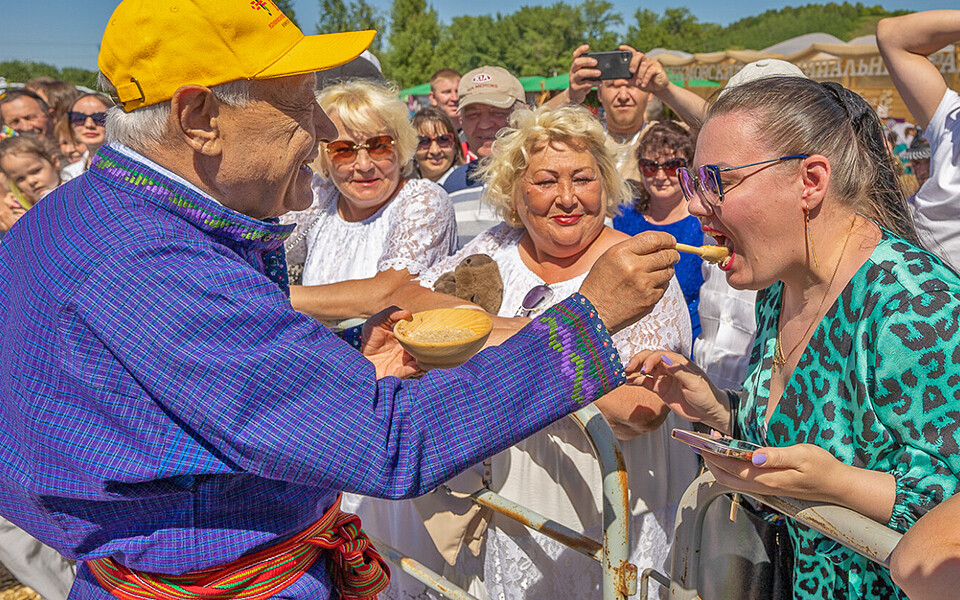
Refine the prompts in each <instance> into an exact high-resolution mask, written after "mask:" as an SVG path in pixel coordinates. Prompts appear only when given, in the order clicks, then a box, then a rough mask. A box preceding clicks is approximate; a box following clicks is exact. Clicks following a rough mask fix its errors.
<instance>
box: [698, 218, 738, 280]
mask: <svg viewBox="0 0 960 600" xmlns="http://www.w3.org/2000/svg"><path fill="white" fill-rule="evenodd" d="M703 232H704V233H705V234H707V235H709V236H710V237H712V238H713V239H714V240H716V242H717V245H718V246H723V247H724V248H726V249H727V250H729V251H730V256H728V257H727V258H725V259H723V260H722V261H720V262H719V263H718V264H717V266H718V267H720V270H721V271H729V270H730V269H731V268H732V267H733V261H734V259H735V258H736V257H737V251H736V250H735V249H734V247H733V242H732V241H730V238H728V237H727V236H725V235H723V234H722V233H720V232H719V231H717V230H716V229H711V228H710V227H704V228H703Z"/></svg>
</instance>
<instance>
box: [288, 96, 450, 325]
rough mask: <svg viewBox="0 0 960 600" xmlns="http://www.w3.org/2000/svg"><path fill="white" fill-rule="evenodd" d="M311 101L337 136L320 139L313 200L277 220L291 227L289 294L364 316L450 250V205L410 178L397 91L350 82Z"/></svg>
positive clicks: (411, 144) (307, 307)
mask: <svg viewBox="0 0 960 600" xmlns="http://www.w3.org/2000/svg"><path fill="white" fill-rule="evenodd" d="M318 101H319V102H320V106H321V107H322V108H323V110H324V112H325V113H326V114H327V115H328V116H329V117H330V119H331V120H332V121H333V123H334V125H336V127H337V130H338V132H339V137H338V138H337V139H336V140H332V141H330V142H326V143H321V144H320V149H319V151H320V155H319V158H318V159H317V160H316V161H315V162H314V166H315V167H316V168H317V170H318V171H319V177H315V178H314V182H313V195H314V202H313V206H312V207H310V208H309V209H307V210H305V211H301V212H299V213H290V214H288V215H286V216H285V217H284V218H283V220H284V221H285V222H288V223H297V225H298V228H297V230H296V231H294V233H293V234H292V235H291V236H290V239H289V240H288V241H287V243H286V250H287V256H288V261H289V262H290V263H292V264H298V263H302V264H303V275H302V284H303V285H302V286H293V287H292V288H291V290H290V299H291V302H292V303H293V306H294V308H296V309H297V310H298V311H300V312H303V313H306V314H309V315H312V316H314V317H316V318H318V319H322V320H327V321H340V320H343V319H349V318H352V317H368V316H370V315H372V314H374V313H376V312H378V311H380V310H382V309H383V308H385V307H387V306H390V305H391V304H392V303H393V302H394V300H393V299H392V293H393V291H394V290H395V289H396V288H397V287H398V286H399V285H401V284H402V283H404V282H408V281H410V278H411V276H412V275H416V274H418V273H421V272H423V271H425V270H426V269H427V268H428V267H430V266H431V265H432V264H433V263H435V262H436V261H438V260H440V259H441V258H444V257H446V256H447V255H449V254H450V253H451V252H453V251H454V250H455V249H456V240H457V225H456V220H455V218H454V212H453V204H452V203H451V202H450V198H449V197H448V196H447V193H446V192H445V191H443V188H441V187H440V186H439V185H437V184H435V183H433V182H432V181H430V180H427V179H417V178H415V177H414V173H413V157H414V151H415V149H416V146H417V134H416V131H415V130H414V128H413V126H412V125H411V124H410V121H409V120H408V119H407V112H408V111H407V106H406V104H404V103H403V102H402V101H401V100H400V99H399V98H398V97H397V95H396V93H395V92H394V91H392V90H389V89H387V88H385V87H383V86H381V85H379V84H376V83H371V82H367V81H362V80H356V81H351V82H347V83H340V84H336V85H331V86H328V87H325V88H324V89H323V90H322V91H321V92H320V93H319V95H318ZM302 168H304V169H306V168H308V167H307V166H306V165H304V166H303V167H302Z"/></svg>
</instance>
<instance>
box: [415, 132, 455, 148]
mask: <svg viewBox="0 0 960 600" xmlns="http://www.w3.org/2000/svg"><path fill="white" fill-rule="evenodd" d="M454 139H455V138H454V136H453V134H452V133H444V134H441V135H438V136H437V137H430V136H429V135H421V136H418V141H417V150H429V149H430V145H431V144H432V143H434V142H436V143H437V145H438V146H440V147H441V148H453V142H454Z"/></svg>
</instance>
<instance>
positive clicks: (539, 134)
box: [477, 106, 632, 227]
mask: <svg viewBox="0 0 960 600" xmlns="http://www.w3.org/2000/svg"><path fill="white" fill-rule="evenodd" d="M555 142H562V143H563V144H566V145H568V146H570V147H572V148H574V149H576V150H585V151H587V152H589V153H590V154H591V155H592V156H593V159H594V160H595V161H596V163H597V168H598V169H599V170H600V182H601V185H602V186H603V191H604V192H605V193H606V195H607V210H606V214H607V216H608V217H613V216H614V215H616V213H617V207H618V206H619V205H620V204H621V203H623V202H625V201H627V200H629V199H630V198H632V194H631V191H630V188H629V187H628V186H627V183H626V182H625V181H624V179H623V177H622V176H621V175H620V173H619V172H618V171H617V161H616V157H615V156H614V155H613V153H612V152H611V151H610V150H608V149H607V139H606V136H605V135H604V133H603V126H602V125H600V123H599V121H597V120H596V119H595V118H594V117H593V115H592V114H591V113H590V111H588V110H587V109H585V108H583V107H581V106H564V107H562V108H556V109H551V108H549V107H546V106H541V107H540V108H537V109H535V110H530V109H520V110H517V111H514V113H513V114H512V115H511V116H510V126H509V127H505V128H503V129H501V130H500V133H498V134H497V139H496V141H495V142H494V143H493V148H492V150H491V152H490V156H488V157H487V158H485V159H483V160H482V161H481V163H480V167H479V168H478V170H477V174H478V176H479V177H480V178H482V179H483V181H484V183H485V184H486V191H485V198H486V200H487V201H488V202H489V203H490V204H491V205H493V207H494V209H496V211H497V212H498V214H499V215H500V216H501V217H502V218H503V220H504V221H506V222H507V223H509V224H510V225H512V226H514V227H522V223H520V221H519V219H518V218H517V216H516V213H515V212H514V208H513V207H514V199H515V198H516V193H517V182H518V181H519V179H520V178H521V177H522V176H523V175H524V174H525V173H526V171H527V167H529V165H530V156H531V155H533V154H536V153H537V152H539V151H540V150H541V149H542V148H544V147H545V146H546V145H548V144H551V143H555Z"/></svg>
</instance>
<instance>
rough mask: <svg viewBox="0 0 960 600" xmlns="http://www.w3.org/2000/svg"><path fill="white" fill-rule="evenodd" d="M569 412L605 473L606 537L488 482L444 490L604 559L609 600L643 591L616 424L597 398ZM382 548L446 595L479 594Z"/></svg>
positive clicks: (466, 598)
mask: <svg viewBox="0 0 960 600" xmlns="http://www.w3.org/2000/svg"><path fill="white" fill-rule="evenodd" d="M568 418H570V419H573V421H574V422H575V423H576V424H577V425H578V426H579V427H580V429H581V430H582V431H583V433H584V435H585V436H586V438H587V440H588V441H589V442H590V446H591V447H592V448H593V453H594V456H596V457H597V461H598V462H599V464H600V473H601V476H602V478H603V502H602V510H601V519H602V521H601V522H602V523H603V539H602V540H600V541H598V540H594V539H592V538H589V537H587V536H585V535H583V534H582V533H580V532H577V531H573V530H572V529H570V528H569V527H565V526H563V525H561V524H560V523H557V522H556V521H553V520H551V519H550V518H549V517H546V516H544V515H541V514H539V513H537V512H534V511H532V510H530V509H529V508H526V507H524V506H521V505H520V504H517V503H516V502H513V501H511V500H508V499H507V498H504V497H503V496H501V495H500V494H497V493H496V492H494V491H492V490H490V489H487V488H483V489H480V490H478V491H476V492H474V493H472V494H466V495H465V494H459V493H457V492H454V491H452V490H450V489H449V488H447V487H446V486H440V488H439V489H440V490H441V491H443V492H444V493H447V494H449V495H451V496H454V497H456V498H469V499H470V500H471V501H472V502H474V503H476V504H478V505H480V506H484V507H487V508H489V509H491V510H493V511H495V512H497V513H500V514H501V515H503V516H505V517H507V518H510V519H513V520H514V521H517V522H518V523H521V524H523V525H525V526H526V527H529V528H530V529H533V530H534V531H538V532H540V533H542V534H543V535H545V536H547V537H549V538H551V539H553V540H556V541H557V542H559V543H561V544H563V545H565V546H568V547H570V548H572V549H573V550H576V551H577V552H580V553H581V554H584V555H585V556H589V557H590V558H592V559H594V560H596V561H598V562H599V563H600V566H601V568H602V569H603V579H602V591H603V600H626V598H627V597H628V596H633V595H635V594H636V593H637V567H636V566H635V565H633V564H631V563H629V562H628V561H627V558H628V556H629V548H630V505H629V493H628V488H627V472H626V466H625V465H624V462H623V451H622V450H621V448H620V442H619V441H618V440H617V438H616V436H614V434H613V431H612V430H611V429H610V425H609V424H607V421H606V419H604V418H603V415H601V414H600V411H599V410H597V408H596V407H594V406H593V405H592V404H590V405H587V406H585V407H583V408H581V409H580V410H578V411H577V412H575V413H573V414H572V415H570V416H569V417H568ZM374 545H375V546H376V547H377V549H378V551H380V553H381V554H382V555H383V557H384V558H386V559H387V560H388V561H390V562H391V563H393V564H394V565H396V566H397V567H399V568H400V570H402V571H403V572H404V573H407V574H408V575H410V576H411V577H413V578H414V579H416V580H417V581H420V582H421V583H423V584H424V585H426V586H427V587H429V588H431V589H433V590H435V591H437V592H438V593H440V594H441V595H442V596H443V597H445V598H452V599H454V600H477V598H476V597H475V596H473V595H471V594H469V593H467V592H466V591H464V590H463V589H462V588H460V587H458V586H456V585H454V584H453V583H452V582H451V581H450V580H448V579H446V578H445V577H443V576H441V575H439V574H437V573H434V572H433V571H431V570H430V569H428V568H426V567H425V566H423V565H422V564H421V563H419V562H417V561H416V560H414V559H412V558H409V557H406V556H404V555H403V554H402V553H400V552H399V551H397V550H396V549H394V548H391V547H390V546H388V545H386V544H384V543H382V542H379V541H376V540H374Z"/></svg>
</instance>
